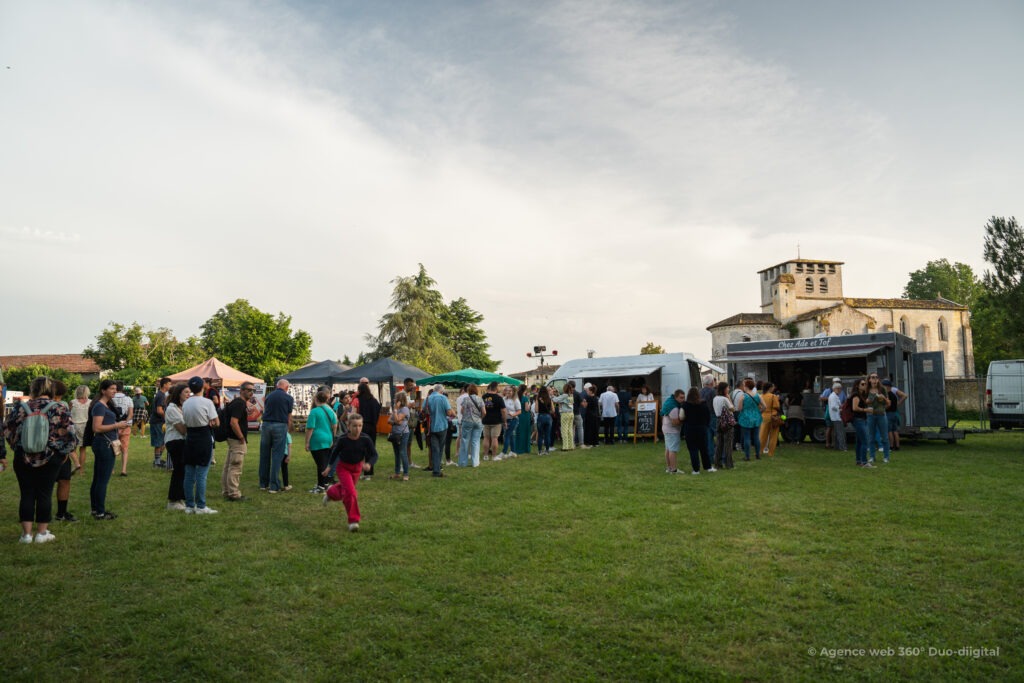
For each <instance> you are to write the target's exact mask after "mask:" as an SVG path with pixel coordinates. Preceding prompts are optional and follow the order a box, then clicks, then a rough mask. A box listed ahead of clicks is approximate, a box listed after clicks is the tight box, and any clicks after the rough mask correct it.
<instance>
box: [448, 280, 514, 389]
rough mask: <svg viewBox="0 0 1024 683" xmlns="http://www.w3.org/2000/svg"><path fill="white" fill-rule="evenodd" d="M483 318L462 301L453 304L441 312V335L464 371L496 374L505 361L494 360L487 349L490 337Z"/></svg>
mask: <svg viewBox="0 0 1024 683" xmlns="http://www.w3.org/2000/svg"><path fill="white" fill-rule="evenodd" d="M483 320H484V317H483V315H481V314H480V313H478V312H476V311H474V310H473V309H472V308H470V307H469V304H468V303H466V300H465V299H464V298H462V297H459V298H458V299H455V300H453V301H452V302H451V303H449V304H448V305H447V306H446V307H445V308H444V309H443V310H442V311H441V332H442V334H443V335H444V338H445V340H446V342H447V344H448V347H449V348H450V349H451V350H452V351H453V352H454V353H455V355H456V356H458V358H459V362H460V363H461V364H462V366H463V367H472V368H476V369H478V370H487V371H489V372H493V371H494V370H497V369H498V365H499V364H500V363H501V361H496V360H493V359H492V358H491V356H490V354H489V353H488V352H487V349H489V348H490V346H491V345H490V344H488V343H487V335H486V334H485V333H484V331H483V330H482V329H480V323H482V322H483Z"/></svg>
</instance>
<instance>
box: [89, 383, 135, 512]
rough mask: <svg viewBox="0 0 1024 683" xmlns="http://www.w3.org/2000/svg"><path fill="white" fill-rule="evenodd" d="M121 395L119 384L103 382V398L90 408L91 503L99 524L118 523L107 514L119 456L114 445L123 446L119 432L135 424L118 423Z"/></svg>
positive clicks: (101, 391) (100, 396)
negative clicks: (117, 396)
mask: <svg viewBox="0 0 1024 683" xmlns="http://www.w3.org/2000/svg"><path fill="white" fill-rule="evenodd" d="M115 394H117V383H116V382H114V381H113V380H110V379H105V380H103V381H102V382H100V391H99V396H97V397H96V400H95V401H93V402H92V407H90V408H89V419H90V420H92V486H91V487H90V488H89V501H90V503H91V504H92V518H93V519H96V520H101V519H103V520H111V519H117V515H115V514H114V513H113V512H110V511H109V510H107V487H108V486H109V484H110V475H112V474H113V473H114V465H115V464H116V460H117V456H116V455H115V454H114V444H115V443H117V444H118V446H117V447H118V448H120V445H121V444H120V442H119V440H118V437H117V434H118V431H119V430H122V429H125V428H130V427H131V422H128V421H126V420H118V419H117V415H116V414H115V413H114V411H113V409H112V408H111V405H112V404H113V402H114V395H115Z"/></svg>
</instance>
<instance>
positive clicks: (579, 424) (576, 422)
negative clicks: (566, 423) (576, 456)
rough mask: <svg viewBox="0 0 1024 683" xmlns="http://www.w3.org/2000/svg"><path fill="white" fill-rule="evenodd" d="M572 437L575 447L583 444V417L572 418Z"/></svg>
mask: <svg viewBox="0 0 1024 683" xmlns="http://www.w3.org/2000/svg"><path fill="white" fill-rule="evenodd" d="M572 437H573V441H572V442H573V445H574V446H578V445H579V444H581V443H583V416H582V415H576V414H573V416H572Z"/></svg>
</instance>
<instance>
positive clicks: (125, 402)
mask: <svg viewBox="0 0 1024 683" xmlns="http://www.w3.org/2000/svg"><path fill="white" fill-rule="evenodd" d="M114 406H115V407H116V408H117V413H118V418H119V419H121V420H125V421H126V422H127V423H128V425H129V426H128V427H125V428H124V429H121V430H119V431H118V432H117V438H118V440H119V441H120V442H121V476H122V477H127V476H128V446H129V444H131V441H132V428H131V424H132V421H133V420H134V418H135V404H134V403H132V400H131V399H130V398H128V397H127V396H126V395H125V393H124V382H122V381H121V380H117V393H116V394H114Z"/></svg>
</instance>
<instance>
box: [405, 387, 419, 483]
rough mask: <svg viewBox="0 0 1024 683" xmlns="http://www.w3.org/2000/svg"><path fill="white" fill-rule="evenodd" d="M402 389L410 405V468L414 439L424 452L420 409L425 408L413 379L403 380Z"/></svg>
mask: <svg viewBox="0 0 1024 683" xmlns="http://www.w3.org/2000/svg"><path fill="white" fill-rule="evenodd" d="M402 387H403V388H404V389H405V395H406V396H407V397H408V400H409V403H408V407H409V434H410V436H409V448H410V452H409V454H408V457H409V463H410V466H411V464H412V452H411V449H412V439H413V437H415V438H416V445H418V446H419V448H420V452H423V428H422V425H420V409H421V408H422V407H423V406H421V405H420V399H419V387H417V386H416V381H415V380H414V379H413V378H412V377H406V378H405V379H404V380H402Z"/></svg>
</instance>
